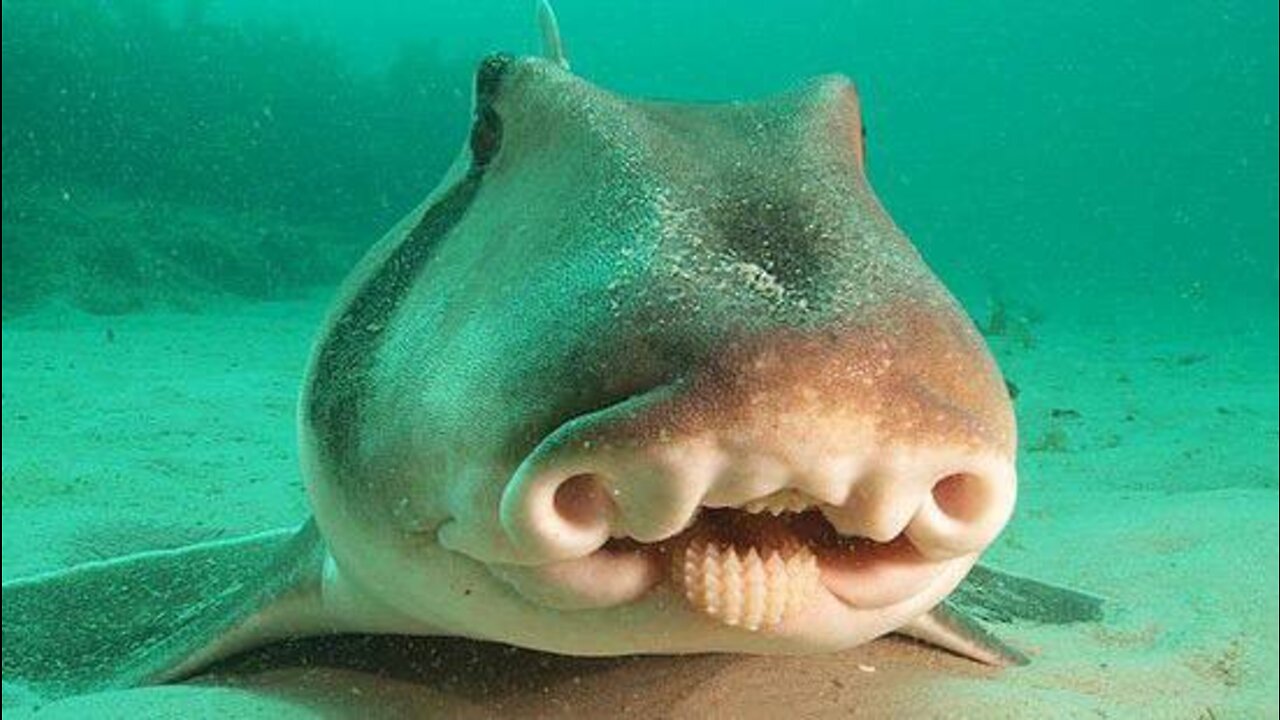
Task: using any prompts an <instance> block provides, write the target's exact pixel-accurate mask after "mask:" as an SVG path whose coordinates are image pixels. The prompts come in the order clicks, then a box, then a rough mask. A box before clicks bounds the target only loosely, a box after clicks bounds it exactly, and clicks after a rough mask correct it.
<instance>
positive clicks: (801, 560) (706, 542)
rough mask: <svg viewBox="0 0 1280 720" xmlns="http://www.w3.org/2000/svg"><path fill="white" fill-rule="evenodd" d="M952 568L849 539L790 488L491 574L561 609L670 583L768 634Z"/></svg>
mask: <svg viewBox="0 0 1280 720" xmlns="http://www.w3.org/2000/svg"><path fill="white" fill-rule="evenodd" d="M945 565H946V563H945V562H939V561H936V560H930V559H927V558H925V557H924V556H923V555H922V554H921V553H920V552H919V551H918V550H917V549H916V548H915V546H914V545H912V543H911V541H910V540H909V539H908V538H907V536H906V535H905V534H904V533H899V534H898V536H897V537H895V538H893V539H892V540H890V541H888V542H877V541H874V540H871V539H869V538H864V537H857V536H847V535H842V534H840V533H839V532H837V531H836V529H835V527H833V526H832V524H831V522H830V521H828V520H827V518H826V517H825V516H824V514H823V506H822V505H821V503H819V502H818V501H816V500H814V499H812V498H809V497H808V496H806V495H804V494H802V493H800V492H799V491H797V490H793V489H784V490H779V491H778V492H775V493H773V494H771V495H769V496H766V497H763V498H758V499H756V500H752V501H750V502H747V503H745V504H743V505H741V506H738V507H715V508H713V507H703V508H700V509H699V511H698V513H697V514H696V515H695V516H694V518H693V519H692V521H691V522H690V523H689V524H688V525H687V526H686V527H685V528H684V529H683V530H681V531H680V532H679V533H678V534H676V535H674V536H672V537H669V538H666V539H664V540H661V541H658V542H653V543H643V542H639V541H637V540H634V539H632V538H614V539H611V540H609V541H608V542H607V543H605V545H604V546H603V547H601V548H600V549H598V550H596V551H595V552H593V553H591V554H590V555H588V556H586V557H583V558H577V559H573V560H565V561H560V562H555V563H550V564H547V565H541V566H534V567H529V566H524V567H521V566H513V565H495V566H490V569H491V571H492V572H493V573H494V574H495V575H496V576H498V577H499V578H500V579H502V580H504V581H505V582H506V583H507V584H508V585H510V586H512V587H513V588H514V589H515V590H517V591H518V592H519V593H520V594H521V595H523V596H525V597H526V598H527V599H529V600H532V601H535V602H538V603H540V604H543V605H548V606H552V607H557V608H560V609H588V608H599V607H609V606H614V605H619V604H622V603H625V602H631V601H634V600H638V599H639V598H640V597H642V596H643V595H645V594H646V593H647V592H649V591H650V590H651V589H653V588H654V587H656V586H660V585H664V584H665V585H666V586H668V587H669V588H670V589H671V590H672V591H673V592H674V593H676V594H677V595H678V596H680V597H682V598H683V599H684V601H685V604H686V606H687V607H688V608H689V609H691V610H693V611H694V612H696V613H697V614H699V615H701V616H703V617H705V618H708V619H710V620H714V621H716V622H718V623H720V624H723V625H727V626H731V627H737V628H742V629H745V630H750V631H767V630H769V629H772V628H775V627H777V626H780V625H783V624H784V623H786V622H787V621H788V620H791V619H793V618H796V617H799V616H800V615H802V614H803V613H804V611H805V609H806V608H807V607H809V606H810V605H811V604H812V603H813V602H814V601H815V600H816V599H817V598H818V597H819V596H820V595H821V594H822V593H823V592H829V593H831V594H832V595H835V596H836V597H837V598H839V599H840V600H841V601H843V602H844V603H845V604H846V605H849V606H851V607H853V608H855V609H861V610H870V609H875V608H880V607H886V606H889V605H893V604H895V603H898V602H901V601H904V600H906V599H908V598H911V597H914V596H915V595H917V594H919V593H920V592H921V591H923V590H925V589H926V588H927V587H928V586H929V585H930V584H931V583H932V582H933V580H934V579H935V578H936V577H937V576H938V574H939V572H940V571H941V570H942V568H943V567H944V566H945Z"/></svg>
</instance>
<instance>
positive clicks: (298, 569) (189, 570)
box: [3, 521, 325, 703]
mask: <svg viewBox="0 0 1280 720" xmlns="http://www.w3.org/2000/svg"><path fill="white" fill-rule="evenodd" d="M324 555H325V550H324V544H323V542H322V541H321V538H320V534H319V532H318V531H317V529H316V527H315V522H314V521H311V522H308V523H307V524H306V525H305V526H303V528H302V529H301V530H294V529H282V530H276V531H271V532H266V533H260V534H257V535H253V536H249V537H245V538H236V539H233V540H224V541H216V542H210V543H204V544H201V545H196V546H192V547H187V548H181V549H176V550H165V551H158V552H149V553H142V554H138V555H132V556H129V557H125V558H118V559H113V560H108V561H104V562H95V563H90V564H87V565H82V566H79V567H75V568H71V569H69V570H63V571H58V572H52V573H46V574H44V575H39V576H36V577H32V578H24V579H21V580H16V581H13V582H9V583H5V585H4V595H3V604H4V687H5V691H4V692H5V696H6V698H5V700H6V703H8V702H9V701H10V700H11V699H16V698H17V697H19V696H25V697H28V698H29V697H30V696H32V695H34V696H36V697H39V698H40V699H42V700H45V701H48V700H52V699H56V698H59V697H63V696H67V695H73V694H80V693H85V692H91V691H96V690H106V689H114V688H123V687H130V686H133V685H138V684H142V683H147V682H160V681H163V680H167V679H172V678H173V677H175V676H180V675H182V674H184V673H186V672H190V671H191V670H193V669H195V666H196V665H198V664H201V663H203V662H205V661H207V660H212V659H214V658H215V657H217V656H218V655H221V654H225V653H227V652H234V651H236V650H238V649H241V648H243V647H244V646H246V645H249V644H252V643H253V642H257V641H259V640H261V639H264V638H269V637H270V636H271V635H272V633H273V631H274V630H278V628H276V627H275V626H277V625H281V622H282V621H283V622H284V623H285V624H288V623H289V622H292V621H293V620H294V619H295V618H297V617H300V616H305V615H306V613H307V607H308V603H310V604H316V603H315V602H314V601H313V600H310V599H309V598H313V597H314V598H318V593H317V592H313V590H314V589H316V588H318V587H319V579H320V572H321V568H322V567H323V563H324ZM281 627H282V628H283V625H282V626H281ZM292 629H293V628H289V630H292Z"/></svg>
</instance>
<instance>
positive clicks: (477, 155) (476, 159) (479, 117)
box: [470, 107, 502, 170]
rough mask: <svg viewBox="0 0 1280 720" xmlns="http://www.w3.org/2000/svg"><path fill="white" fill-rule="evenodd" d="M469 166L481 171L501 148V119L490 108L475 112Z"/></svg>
mask: <svg viewBox="0 0 1280 720" xmlns="http://www.w3.org/2000/svg"><path fill="white" fill-rule="evenodd" d="M470 144H471V166H472V168H474V169H477V170H478V169H481V168H483V167H484V166H486V165H488V164H489V161H491V160H493V158H494V156H495V155H497V154H498V150H499V149H501V148H502V118H501V117H499V116H498V113H497V112H496V111H495V110H494V109H493V108H491V107H486V108H480V109H478V110H477V111H476V119H475V122H474V123H472V125H471V140H470Z"/></svg>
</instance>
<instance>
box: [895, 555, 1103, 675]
mask: <svg viewBox="0 0 1280 720" xmlns="http://www.w3.org/2000/svg"><path fill="white" fill-rule="evenodd" d="M1102 605H1103V599H1102V598H1100V597H1098V596H1096V595H1090V594H1088V593H1083V592H1080V591H1078V590H1071V589H1069V588H1064V587H1061V586H1058V585H1053V584H1050V583H1046V582H1042V581H1040V580H1033V579H1031V578H1028V577H1023V576H1021V575H1014V574H1013V573H1006V572H1003V571H1001V570H996V569H994V568H991V567H987V566H983V565H979V566H976V567H974V568H973V570H972V571H971V572H970V573H969V576H968V577H967V578H965V581H964V582H963V583H961V584H960V587H958V588H956V590H955V591H954V592H953V593H952V594H951V595H950V596H949V597H948V598H947V599H946V600H944V601H943V602H942V603H941V604H940V605H938V606H937V607H935V608H934V609H933V610H931V611H929V612H928V613H925V614H924V615H921V616H920V617H919V618H916V619H915V620H914V621H912V622H911V623H910V624H908V625H905V626H903V627H902V628H900V629H899V630H898V632H899V633H900V634H902V635H906V636H907V637H911V638H915V639H917V640H921V641H923V642H927V643H929V644H931V645H936V646H938V647H940V648H943V649H944V650H950V651H951V652H953V653H956V654H957V655H961V656H964V657H967V658H971V659H973V660H977V661H978V662H981V663H986V664H987V665H996V666H1007V665H1025V664H1027V662H1028V659H1027V656H1026V655H1024V654H1022V652H1021V651H1019V650H1018V649H1016V648H1014V647H1011V646H1010V645H1008V644H1007V643H1005V642H1004V641H1003V640H1001V639H1000V638H998V637H996V636H995V635H994V634H993V633H992V632H991V631H990V630H987V629H986V628H985V627H984V626H983V625H982V621H985V622H988V623H1012V622H1017V621H1028V622H1036V623H1046V624H1053V625H1065V624H1068V623H1077V622H1092V621H1096V620H1101V619H1102Z"/></svg>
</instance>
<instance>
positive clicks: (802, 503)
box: [741, 488, 815, 516]
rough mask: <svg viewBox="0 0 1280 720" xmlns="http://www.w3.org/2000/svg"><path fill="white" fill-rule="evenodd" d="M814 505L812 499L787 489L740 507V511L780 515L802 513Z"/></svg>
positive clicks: (797, 491)
mask: <svg viewBox="0 0 1280 720" xmlns="http://www.w3.org/2000/svg"><path fill="white" fill-rule="evenodd" d="M814 506H815V503H814V501H813V499H812V498H810V497H809V496H808V495H805V494H804V493H802V492H800V491H799V490H793V489H791V488H787V489H785V490H779V491H777V492H775V493H771V494H769V495H766V496H764V497H762V498H756V499H755V500H752V501H750V502H748V503H746V504H745V505H743V506H742V508H741V509H742V510H743V511H745V512H748V513H751V514H753V515H758V514H760V513H769V514H770V515H774V516H777V515H781V514H783V513H798V512H804V511H805V510H808V509H809V508H811V507H814Z"/></svg>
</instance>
